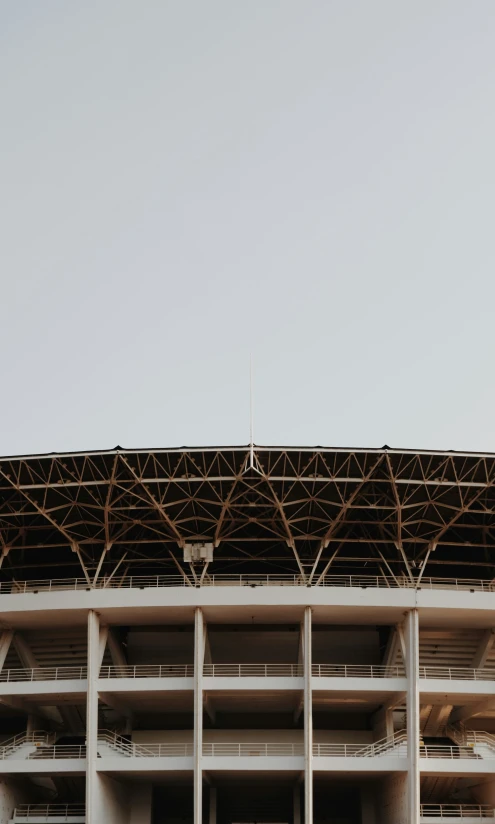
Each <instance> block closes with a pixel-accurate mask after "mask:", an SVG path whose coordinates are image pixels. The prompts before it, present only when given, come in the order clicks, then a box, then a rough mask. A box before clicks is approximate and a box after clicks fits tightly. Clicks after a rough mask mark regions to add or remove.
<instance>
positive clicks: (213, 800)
mask: <svg viewBox="0 0 495 824" xmlns="http://www.w3.org/2000/svg"><path fill="white" fill-rule="evenodd" d="M210 824H217V788H216V787H210Z"/></svg>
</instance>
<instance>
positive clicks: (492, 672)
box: [419, 666, 495, 681]
mask: <svg viewBox="0 0 495 824" xmlns="http://www.w3.org/2000/svg"><path fill="white" fill-rule="evenodd" d="M419 677H420V678H440V679H442V678H445V679H446V680H448V681H456V680H457V681H495V669H487V668H486V667H484V668H483V669H471V668H470V667H435V666H427V667H420V668H419Z"/></svg>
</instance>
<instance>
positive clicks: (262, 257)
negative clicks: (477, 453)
mask: <svg viewBox="0 0 495 824" xmlns="http://www.w3.org/2000/svg"><path fill="white" fill-rule="evenodd" d="M494 42H495V3H494V2H493V0H475V1H474V2H473V3H467V2H466V0H414V2H413V1H412V0H409V1H408V2H401V3H398V2H397V0H390V1H389V2H388V1H387V2H386V1H385V0H374V1H373V2H370V0H320V2H316V0H278V2H274V0H251V2H237V1H236V0H209V2H203V1H202V0H176V1H175V2H167V0H154V1H153V0H139V2H138V0H87V2H75V0H74V2H68V1H67V0H59V1H58V2H54V1H53V0H43V2H40V0H16V1H15V2H14V1H13V0H3V1H2V0H0V77H1V80H0V121H1V122H0V184H1V189H0V210H1V215H0V220H1V222H0V226H1V243H0V264H1V270H0V271H1V291H0V302H1V315H0V318H1V327H0V337H1V351H2V356H1V362H0V370H1V373H0V374H1V406H0V422H1V426H0V454H15V453H27V452H34V451H52V450H57V451H58V450H72V449H97V448H106V447H108V448H110V447H113V446H115V445H116V444H120V445H122V446H127V447H137V446H178V445H182V444H188V445H196V444H199V445H210V444H211V445H213V444H215V445H216V444H228V443H245V442H247V440H248V369H249V352H250V350H252V351H253V356H254V361H255V407H256V416H255V440H256V441H258V442H259V443H274V444H302V443H304V444H325V445H330V446H369V447H371V446H382V445H383V444H384V443H387V444H389V445H391V446H394V447H418V448H419V447H424V448H438V449H444V448H445V449H475V450H478V449H480V450H487V451H495V426H494V417H495V416H494V405H495V388H494V380H493V371H494V370H493V352H494V330H493V315H494V298H495V280H494V239H495V232H494V227H493V223H494V205H493V201H494V193H495V106H494V99H495V94H494V91H495V49H494Z"/></svg>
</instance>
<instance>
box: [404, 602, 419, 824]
mask: <svg viewBox="0 0 495 824" xmlns="http://www.w3.org/2000/svg"><path fill="white" fill-rule="evenodd" d="M404 630H405V631H404V640H405V647H406V676H407V703H406V709H407V754H408V758H409V773H408V780H407V821H408V824H418V822H419V805H420V787H419V732H420V727H419V622H418V610H417V609H411V610H409V612H408V613H407V614H406V620H405V626H404Z"/></svg>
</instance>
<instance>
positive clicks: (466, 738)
mask: <svg viewBox="0 0 495 824" xmlns="http://www.w3.org/2000/svg"><path fill="white" fill-rule="evenodd" d="M447 734H448V735H449V736H450V737H451V738H453V740H454V741H455V742H456V744H457V745H458V746H459V747H471V748H473V747H477V748H478V751H479V748H480V747H482V748H483V756H482V757H484V758H486V757H488V758H492V757H493V758H495V735H493V734H492V733H489V732H485V731H484V730H466V729H464V728H463V727H462V726H461V727H460V728H456V727H454V726H450V727H448V728H447ZM487 751H488V756H486V755H485V753H486V752H487ZM492 754H493V755H492Z"/></svg>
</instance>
